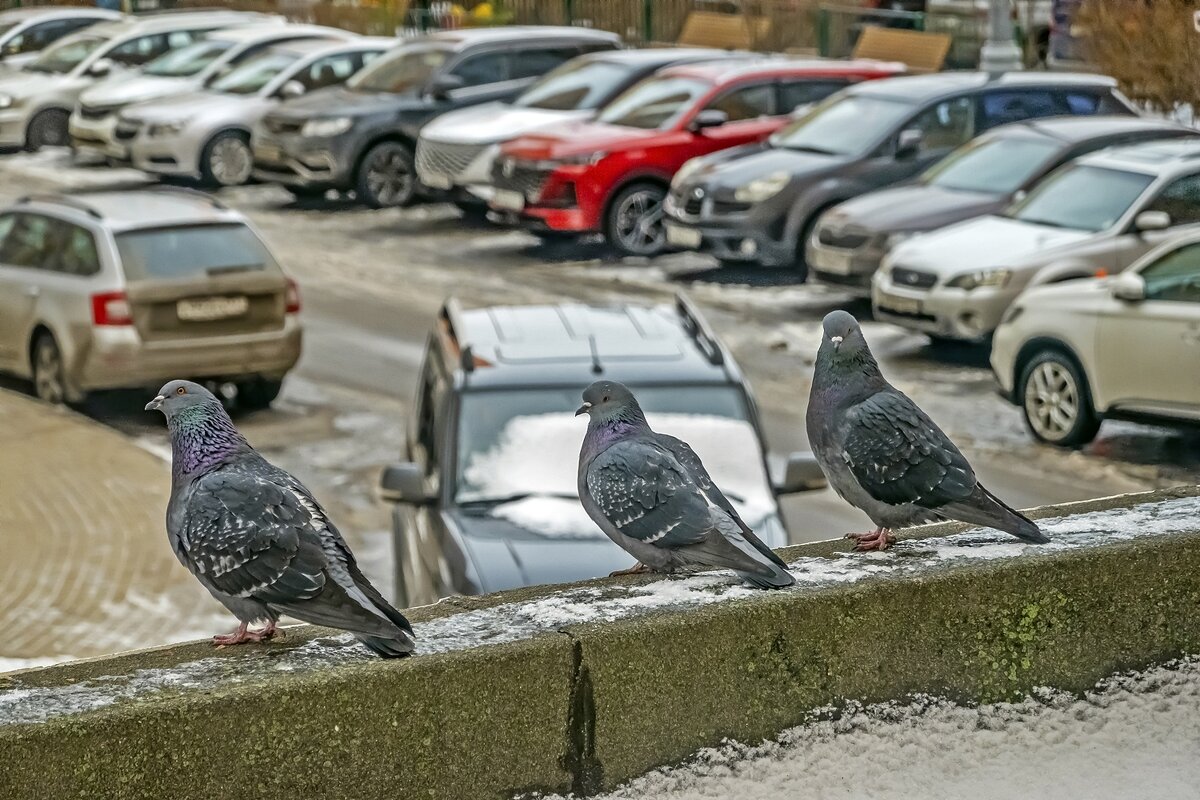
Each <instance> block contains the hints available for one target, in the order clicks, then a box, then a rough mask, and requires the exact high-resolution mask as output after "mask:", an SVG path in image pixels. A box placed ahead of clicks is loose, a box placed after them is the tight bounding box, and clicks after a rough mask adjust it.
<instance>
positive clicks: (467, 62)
mask: <svg viewBox="0 0 1200 800" xmlns="http://www.w3.org/2000/svg"><path fill="white" fill-rule="evenodd" d="M511 66H512V54H511V53H480V54H478V55H474V56H467V58H466V59H464V60H463V61H462V62H460V63H459V64H456V65H455V66H454V67H453V68H452V69H451V70H450V74H451V75H457V76H458V77H460V78H462V79H463V85H464V86H484V85H486V84H489V83H496V82H498V81H506V80H508V79H509V78H511V77H512V76H511V75H510V70H511Z"/></svg>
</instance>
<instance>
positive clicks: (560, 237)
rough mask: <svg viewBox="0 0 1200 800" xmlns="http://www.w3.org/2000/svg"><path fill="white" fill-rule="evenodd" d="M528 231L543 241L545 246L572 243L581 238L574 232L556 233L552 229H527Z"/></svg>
mask: <svg viewBox="0 0 1200 800" xmlns="http://www.w3.org/2000/svg"><path fill="white" fill-rule="evenodd" d="M526 231H527V232H528V233H529V234H531V235H532V236H536V237H537V238H538V239H541V240H542V243H543V244H556V243H558V242H570V241H574V240H575V239H577V238H579V234H577V233H575V232H574V231H556V230H554V229H552V228H527V229H526Z"/></svg>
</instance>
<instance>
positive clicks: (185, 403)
mask: <svg viewBox="0 0 1200 800" xmlns="http://www.w3.org/2000/svg"><path fill="white" fill-rule="evenodd" d="M146 410H147V411H161V412H162V413H163V415H164V416H165V417H166V418H167V430H168V431H169V432H170V434H171V453H172V459H171V461H172V469H173V472H174V474H175V475H176V476H177V477H178V476H185V475H192V474H196V473H200V472H204V471H206V470H208V469H211V468H213V467H215V466H217V465H219V464H222V463H224V462H226V461H228V460H229V459H230V458H232V457H233V456H235V455H237V454H238V453H243V452H246V451H248V450H250V449H251V448H250V445H249V443H248V442H247V441H246V439H245V437H243V436H242V434H240V433H238V429H237V428H236V427H234V425H233V420H231V419H230V418H229V414H228V413H227V412H226V411H225V407H224V406H223V405H221V401H220V400H218V399H217V397H216V395H214V394H213V393H212V392H210V391H209V390H208V389H205V388H204V387H203V386H201V385H200V384H198V383H192V382H191V381H171V382H170V383H168V384H167V385H165V386H163V387H162V389H159V391H158V396H157V397H155V398H154V399H153V400H151V401H150V402H149V403H147V404H146Z"/></svg>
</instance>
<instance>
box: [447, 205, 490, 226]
mask: <svg viewBox="0 0 1200 800" xmlns="http://www.w3.org/2000/svg"><path fill="white" fill-rule="evenodd" d="M454 207H455V208H457V209H458V210H459V212H460V213H462V215H463V219H466V220H471V221H472V222H483V221H485V220H487V215H488V206H487V203H485V202H483V201H482V200H478V201H476V200H455V201H454Z"/></svg>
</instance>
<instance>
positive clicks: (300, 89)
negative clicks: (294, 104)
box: [279, 81, 308, 99]
mask: <svg viewBox="0 0 1200 800" xmlns="http://www.w3.org/2000/svg"><path fill="white" fill-rule="evenodd" d="M306 91H308V90H307V89H305V88H304V84H303V83H301V82H300V81H288V82H287V83H285V84H284V85H283V86H280V87H279V96H280V97H282V98H284V99H291V98H293V97H303V96H304V93H305V92H306Z"/></svg>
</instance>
